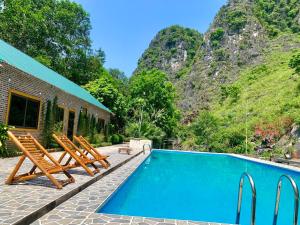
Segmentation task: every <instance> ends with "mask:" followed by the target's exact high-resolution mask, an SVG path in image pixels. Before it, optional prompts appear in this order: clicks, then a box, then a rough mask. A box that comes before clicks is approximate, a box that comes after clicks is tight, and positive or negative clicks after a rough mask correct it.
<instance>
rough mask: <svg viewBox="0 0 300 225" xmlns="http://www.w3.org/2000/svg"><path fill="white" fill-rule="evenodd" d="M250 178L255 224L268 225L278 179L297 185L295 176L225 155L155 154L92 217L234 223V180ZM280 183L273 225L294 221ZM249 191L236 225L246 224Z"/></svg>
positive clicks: (286, 190) (290, 201)
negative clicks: (244, 175)
mask: <svg viewBox="0 0 300 225" xmlns="http://www.w3.org/2000/svg"><path fill="white" fill-rule="evenodd" d="M243 172H248V173H249V174H251V176H252V177H253V179H254V181H255V185H256V191H257V210H256V224H257V225H268V224H272V220H273V213H274V206H275V195H276V186H277V181H278V179H279V177H280V176H281V175H282V174H289V175H291V176H292V177H293V178H294V179H295V181H296V182H297V184H298V185H299V184H300V173H299V172H296V171H293V170H289V169H285V168H280V167H276V166H272V165H268V164H262V163H257V162H253V161H250V160H245V159H241V158H237V157H234V156H231V155H226V154H209V153H189V152H178V151H162V150H155V151H153V152H152V153H151V155H150V156H149V157H148V158H147V159H146V160H145V161H144V162H143V163H142V164H141V165H140V166H139V167H138V168H137V169H136V170H135V172H134V173H133V174H132V175H131V176H130V177H129V178H128V179H127V180H126V182H124V183H123V184H122V185H121V186H120V187H119V188H118V189H117V190H116V191H115V192H114V193H113V194H112V195H111V197H110V198H109V199H108V200H107V201H106V203H105V204H104V205H102V206H101V207H100V208H99V209H98V211H97V212H99V213H108V214H121V215H130V216H143V217H154V218H170V219H182V220H195V221H208V222H220V223H231V224H234V223H235V217H236V208H237V195H238V185H239V179H240V176H241V174H242V173H243ZM287 184H288V182H287V181H284V182H283V188H282V195H281V202H280V210H279V216H278V223H277V224H278V225H279V224H282V225H289V224H292V221H293V209H294V208H293V206H294V205H293V204H294V202H293V201H294V199H293V192H292V188H291V186H290V185H287ZM250 209H251V191H250V185H249V184H248V181H246V182H245V185H244V193H243V204H242V211H241V224H243V225H246V224H249V222H250Z"/></svg>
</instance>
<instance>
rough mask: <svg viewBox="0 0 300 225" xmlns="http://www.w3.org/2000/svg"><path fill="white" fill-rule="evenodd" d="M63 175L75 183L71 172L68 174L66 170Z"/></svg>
mask: <svg viewBox="0 0 300 225" xmlns="http://www.w3.org/2000/svg"><path fill="white" fill-rule="evenodd" d="M63 173H64V174H65V175H66V176H67V177H68V178H69V181H70V183H74V182H75V179H74V177H73V176H72V175H71V174H70V173H69V172H67V171H65V170H64V171H63Z"/></svg>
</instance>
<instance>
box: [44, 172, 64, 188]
mask: <svg viewBox="0 0 300 225" xmlns="http://www.w3.org/2000/svg"><path fill="white" fill-rule="evenodd" d="M42 172H44V171H42ZM44 174H45V175H46V176H47V177H48V178H49V180H50V181H51V182H52V183H53V184H54V185H55V186H56V187H57V188H58V189H62V188H63V186H62V185H61V183H59V182H58V181H57V180H56V179H55V178H54V177H53V176H52V175H51V174H50V173H47V172H46V171H45V172H44Z"/></svg>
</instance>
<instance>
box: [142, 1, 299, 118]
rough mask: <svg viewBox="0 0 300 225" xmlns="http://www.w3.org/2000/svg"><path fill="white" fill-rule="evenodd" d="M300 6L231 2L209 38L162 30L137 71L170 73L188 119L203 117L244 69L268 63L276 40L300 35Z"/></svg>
mask: <svg viewBox="0 0 300 225" xmlns="http://www.w3.org/2000/svg"><path fill="white" fill-rule="evenodd" d="M299 6H300V4H299V1H296V0H295V1H286V0H281V1H272V0H231V1H229V2H228V4H226V5H225V6H223V7H222V8H221V9H220V11H219V12H218V14H217V15H216V17H215V19H214V21H213V23H212V25H211V26H210V28H209V29H208V31H207V32H206V33H205V34H204V35H203V39H202V36H201V35H200V34H199V33H197V32H196V31H192V30H190V29H188V28H181V27H178V26H175V27H170V28H166V29H164V30H162V31H160V32H159V33H158V35H157V36H156V37H155V38H154V39H153V41H152V42H151V44H150V46H149V48H148V49H147V50H146V52H145V53H144V54H143V56H142V57H141V59H140V60H139V64H138V68H137V71H138V70H142V69H151V68H157V69H160V70H163V71H165V72H166V73H167V74H168V75H169V77H170V80H171V81H172V82H173V83H174V84H175V87H176V88H177V91H178V95H179V101H178V106H179V107H180V108H181V109H182V112H183V114H184V115H186V116H187V115H189V114H190V115H197V112H198V111H199V110H201V109H206V108H210V105H211V102H212V101H213V100H214V99H215V98H216V96H218V94H219V91H220V88H221V87H222V86H224V85H227V84H230V83H232V82H234V81H235V80H236V79H237V78H238V76H239V72H240V70H241V69H244V68H247V67H248V66H250V65H251V66H252V65H256V64H259V63H261V62H262V60H263V57H264V53H265V52H267V51H269V47H270V42H271V40H272V39H273V38H274V37H276V36H278V35H281V34H282V33H288V32H291V33H292V32H294V33H295V32H299V31H300V21H299V20H300V12H299V8H300V7H299ZM183 37H184V38H183ZM280 44H284V43H280ZM150 56H151V57H150ZM153 56H155V57H153Z"/></svg>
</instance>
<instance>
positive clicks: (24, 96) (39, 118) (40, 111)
mask: <svg viewBox="0 0 300 225" xmlns="http://www.w3.org/2000/svg"><path fill="white" fill-rule="evenodd" d="M12 95H17V96H20V97H23V98H26V99H32V100H35V101H38V102H39V110H38V111H39V116H38V121H37V128H26V127H17V128H10V130H16V131H38V130H39V129H40V122H41V114H42V99H41V98H39V97H36V96H34V95H30V94H27V93H24V92H21V91H18V90H15V89H10V90H9V92H8V103H7V110H6V121H5V123H6V125H7V126H9V125H8V121H9V114H10V106H11V97H12Z"/></svg>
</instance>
